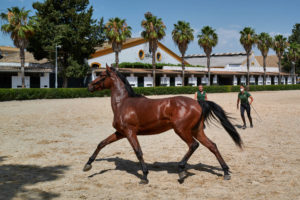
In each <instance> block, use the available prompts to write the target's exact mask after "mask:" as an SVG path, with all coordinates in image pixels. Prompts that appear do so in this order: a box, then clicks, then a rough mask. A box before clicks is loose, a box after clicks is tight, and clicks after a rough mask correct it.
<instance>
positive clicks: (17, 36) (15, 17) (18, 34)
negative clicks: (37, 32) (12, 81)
mask: <svg viewBox="0 0 300 200" xmlns="http://www.w3.org/2000/svg"><path fill="white" fill-rule="evenodd" d="M7 11H8V12H7V13H1V16H0V17H1V19H2V20H3V21H4V22H7V23H5V24H3V25H2V26H1V31H2V32H3V33H6V34H10V37H11V39H12V40H13V42H14V45H15V46H16V47H18V48H19V49H20V60H21V77H22V88H25V77H24V65H25V49H26V47H27V45H28V38H29V37H30V36H31V35H32V34H33V32H34V28H33V21H32V20H30V19H29V16H28V15H29V12H30V10H25V9H24V8H22V9H20V8H18V7H12V8H8V9H7Z"/></svg>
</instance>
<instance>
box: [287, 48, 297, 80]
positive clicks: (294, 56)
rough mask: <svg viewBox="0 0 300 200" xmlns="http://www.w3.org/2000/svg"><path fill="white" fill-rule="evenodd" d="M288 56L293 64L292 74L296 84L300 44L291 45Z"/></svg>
mask: <svg viewBox="0 0 300 200" xmlns="http://www.w3.org/2000/svg"><path fill="white" fill-rule="evenodd" d="M286 56H287V58H288V60H289V62H290V63H291V64H292V71H291V74H292V76H293V83H294V84H295V82H294V81H295V78H296V63H297V62H299V59H300V44H298V43H295V42H294V43H291V44H290V45H289V47H288V48H287V52H286Z"/></svg>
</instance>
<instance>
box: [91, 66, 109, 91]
mask: <svg viewBox="0 0 300 200" xmlns="http://www.w3.org/2000/svg"><path fill="white" fill-rule="evenodd" d="M103 76H105V78H102V79H100V80H98V81H97V82H95V83H94V84H95V85H100V84H102V85H101V87H102V88H104V81H105V79H106V78H107V77H110V73H109V72H108V70H106V75H105V74H100V76H99V77H103Z"/></svg>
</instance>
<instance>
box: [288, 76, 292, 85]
mask: <svg viewBox="0 0 300 200" xmlns="http://www.w3.org/2000/svg"><path fill="white" fill-rule="evenodd" d="M287 84H288V85H291V84H292V77H291V76H288V78H287Z"/></svg>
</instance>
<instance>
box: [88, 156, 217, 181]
mask: <svg viewBox="0 0 300 200" xmlns="http://www.w3.org/2000/svg"><path fill="white" fill-rule="evenodd" d="M95 161H107V162H114V163H115V166H116V168H115V169H105V170H101V171H100V172H97V173H94V174H92V175H90V176H89V178H92V177H94V176H96V175H100V174H104V173H106V172H108V171H111V170H119V171H125V172H127V173H129V174H132V175H135V176H136V177H138V178H140V179H141V178H142V174H139V173H138V171H139V170H141V167H140V163H139V162H135V161H131V160H125V159H123V158H119V157H115V158H103V159H97V160H95ZM146 165H147V167H148V169H149V171H156V172H159V171H167V172H168V173H169V174H178V162H154V163H147V164H146ZM189 169H194V170H198V171H203V172H207V173H211V174H213V175H216V176H223V175H222V174H221V173H219V172H220V171H222V172H223V170H222V168H220V167H215V166H210V165H206V164H202V163H199V164H195V165H191V164H187V165H186V170H189ZM193 175H195V174H194V173H191V172H187V177H188V176H193ZM187 177H186V178H187Z"/></svg>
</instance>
